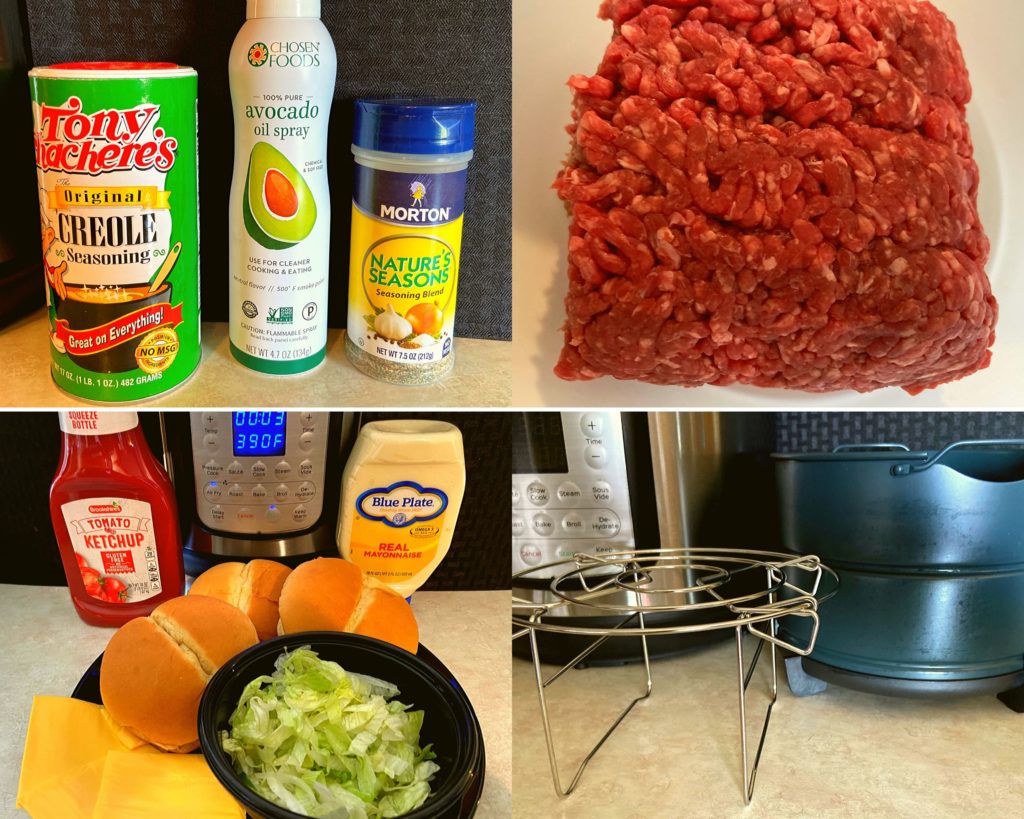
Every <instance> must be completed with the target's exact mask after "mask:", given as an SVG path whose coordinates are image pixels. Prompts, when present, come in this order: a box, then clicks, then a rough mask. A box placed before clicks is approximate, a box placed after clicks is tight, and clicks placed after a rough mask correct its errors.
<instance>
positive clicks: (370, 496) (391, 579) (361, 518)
mask: <svg viewBox="0 0 1024 819" xmlns="http://www.w3.org/2000/svg"><path fill="white" fill-rule="evenodd" d="M447 509H448V495H446V494H445V493H444V492H443V491H442V490H440V489H435V488H431V487H424V486H421V485H420V484H418V483H416V482H415V481H399V482H398V483H393V484H391V485H390V486H381V487H374V488H372V489H368V490H367V491H365V492H363V493H362V494H361V495H360V496H359V497H358V498H357V500H356V514H355V518H354V519H353V521H352V540H351V544H350V547H349V548H350V549H351V559H352V561H353V562H355V563H356V564H357V565H358V566H359V567H360V568H361V569H362V570H363V571H364V572H366V573H367V574H368V575H370V576H372V577H376V578H377V579H378V580H380V581H381V582H383V583H401V582H403V581H406V580H408V579H409V578H411V577H413V576H414V575H416V574H418V573H419V572H420V571H422V569H423V567H424V566H425V565H427V564H429V563H430V561H431V560H433V559H434V555H435V554H436V553H437V549H438V545H439V543H440V540H441V528H442V525H443V524H444V515H445V511H446V510H447Z"/></svg>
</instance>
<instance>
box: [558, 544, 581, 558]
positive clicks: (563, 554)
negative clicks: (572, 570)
mask: <svg viewBox="0 0 1024 819" xmlns="http://www.w3.org/2000/svg"><path fill="white" fill-rule="evenodd" d="M577 551H578V550H577V549H574V548H573V547H572V544H570V543H559V544H558V545H557V546H556V547H555V558H556V559H558V560H569V558H571V557H572V556H573V555H574V554H576V552H577Z"/></svg>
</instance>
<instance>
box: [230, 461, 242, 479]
mask: <svg viewBox="0 0 1024 819" xmlns="http://www.w3.org/2000/svg"><path fill="white" fill-rule="evenodd" d="M228 474H229V475H230V476H231V477H232V478H240V477H242V475H244V474H245V467H244V466H242V464H241V463H240V462H238V461H232V462H231V463H230V464H228Z"/></svg>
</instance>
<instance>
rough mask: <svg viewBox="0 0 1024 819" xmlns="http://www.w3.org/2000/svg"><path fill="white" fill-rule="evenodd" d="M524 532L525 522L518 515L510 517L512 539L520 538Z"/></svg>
mask: <svg viewBox="0 0 1024 819" xmlns="http://www.w3.org/2000/svg"><path fill="white" fill-rule="evenodd" d="M525 531H526V521H525V520H523V519H522V518H521V517H519V515H513V516H512V537H521V536H522V534H523V532H525Z"/></svg>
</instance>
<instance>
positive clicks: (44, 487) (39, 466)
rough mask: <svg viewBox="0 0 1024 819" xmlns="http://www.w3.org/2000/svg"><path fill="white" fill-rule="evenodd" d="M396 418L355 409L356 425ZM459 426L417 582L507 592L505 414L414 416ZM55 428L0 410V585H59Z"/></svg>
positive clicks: (156, 434) (152, 419)
mask: <svg viewBox="0 0 1024 819" xmlns="http://www.w3.org/2000/svg"><path fill="white" fill-rule="evenodd" d="M139 416H140V418H141V420H142V424H143V428H144V430H145V432H146V435H147V437H148V438H149V441H150V447H151V448H152V449H153V452H154V453H156V454H157V457H158V458H159V457H161V453H162V447H161V441H160V427H159V420H158V417H157V413H155V412H142V413H139ZM394 417H397V416H396V414H395V413H362V414H361V415H360V422H361V423H365V422H368V421H372V420H379V419H382V418H394ZM414 417H416V418H430V419H437V420H442V421H448V422H449V423H452V424H455V425H456V426H457V427H458V428H459V429H460V430H461V431H462V437H463V446H464V449H465V454H466V494H465V497H464V498H463V502H462V509H461V511H460V512H459V520H458V525H457V526H456V528H455V537H454V539H453V540H452V545H451V549H450V550H449V552H448V556H447V557H446V558H445V559H444V561H443V562H442V563H441V565H440V566H439V567H438V568H437V570H436V571H435V572H434V574H433V575H432V576H431V578H430V580H429V581H428V582H427V583H426V585H424V586H423V589H424V590H427V591H431V590H432V591H455V590H460V591H469V590H480V589H507V588H509V586H510V584H511V565H510V560H509V542H510V541H509V538H510V535H509V519H510V517H511V514H512V512H511V498H510V495H509V491H508V487H509V482H510V479H511V474H512V461H511V456H510V453H509V448H508V445H507V442H508V440H509V424H510V422H511V419H512V415H510V414H508V413H495V412H481V413H477V412H459V413H416V414H415V416H414ZM60 439H61V433H60V429H59V427H58V425H57V414H56V413H53V412H33V413H23V412H7V413H2V414H0V498H2V499H3V500H2V502H0V522H2V523H0V532H2V533H3V540H4V543H5V546H6V548H5V558H4V560H2V561H0V583H23V584H30V585H53V586H56V585H66V579H65V577H64V570H63V568H62V566H61V563H60V556H59V554H58V552H57V543H56V540H55V539H54V536H53V527H52V525H51V523H50V507H49V487H50V482H51V481H52V480H53V476H54V474H55V472H56V471H57V461H58V459H59V457H60Z"/></svg>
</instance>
